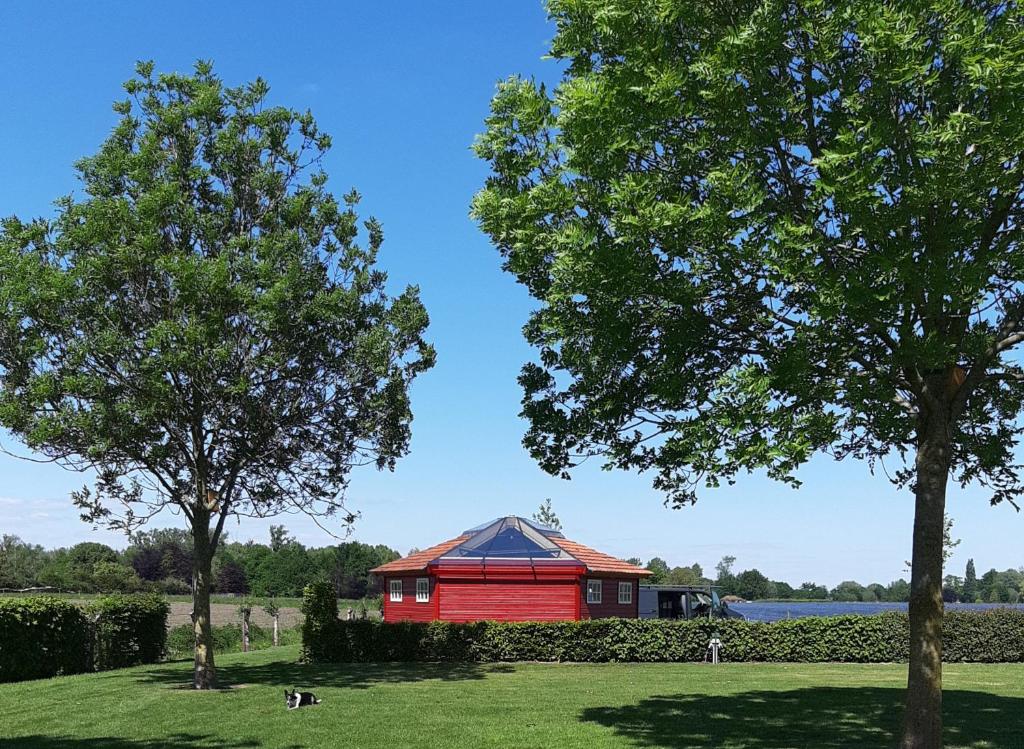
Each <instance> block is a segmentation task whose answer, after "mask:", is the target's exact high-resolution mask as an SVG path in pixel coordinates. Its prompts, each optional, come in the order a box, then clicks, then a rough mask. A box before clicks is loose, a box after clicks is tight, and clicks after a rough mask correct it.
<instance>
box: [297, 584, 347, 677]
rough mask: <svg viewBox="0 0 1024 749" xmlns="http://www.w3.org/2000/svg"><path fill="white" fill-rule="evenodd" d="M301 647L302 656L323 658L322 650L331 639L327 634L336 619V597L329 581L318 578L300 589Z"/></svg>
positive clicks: (315, 658) (316, 658) (315, 659)
mask: <svg viewBox="0 0 1024 749" xmlns="http://www.w3.org/2000/svg"><path fill="white" fill-rule="evenodd" d="M301 610H302V615H303V617H304V618H303V620H302V648H303V658H305V659H307V660H312V661H318V660H324V652H325V651H324V650H322V648H326V647H330V642H331V640H332V638H331V636H330V635H329V634H327V632H329V630H330V629H331V627H332V626H333V625H334V624H335V622H337V621H338V599H337V597H336V596H335V594H334V588H332V587H331V585H330V583H328V582H326V581H324V580H320V581H318V582H314V583H310V584H309V585H307V586H306V588H305V590H303V591H302V609H301Z"/></svg>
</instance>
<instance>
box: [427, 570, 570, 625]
mask: <svg viewBox="0 0 1024 749" xmlns="http://www.w3.org/2000/svg"><path fill="white" fill-rule="evenodd" d="M438 589H439V591H440V604H441V608H440V615H441V616H440V618H441V619H442V620H443V621H448V622H470V621H479V620H482V619H492V620H495V621H501V622H521V621H528V622H538V621H557V620H561V619H576V597H577V592H578V591H579V584H578V583H577V582H576V581H575V580H536V581H530V582H522V581H506V580H442V581H441V582H440V583H439V584H438Z"/></svg>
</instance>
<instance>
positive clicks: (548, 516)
mask: <svg viewBox="0 0 1024 749" xmlns="http://www.w3.org/2000/svg"><path fill="white" fill-rule="evenodd" d="M533 519H534V520H535V521H536V522H538V523H540V524H541V525H545V526H547V527H548V528H553V529H554V530H556V531H560V530H562V521H561V520H559V519H558V515H556V514H555V511H554V509H552V507H551V498H550V497H549V498H548V499H545V500H544V501H543V502H541V505H540V508H539V509H538V510H537V512H535V513H533Z"/></svg>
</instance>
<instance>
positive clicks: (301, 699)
mask: <svg viewBox="0 0 1024 749" xmlns="http://www.w3.org/2000/svg"><path fill="white" fill-rule="evenodd" d="M284 704H285V706H287V708H288V709H289V710H297V709H298V708H300V707H306V706H307V705H319V704H320V700H319V699H317V696H316V695H315V694H313V693H312V692H296V691H295V690H294V689H293V690H292V691H291V692H289V691H288V690H287V689H286V690H284Z"/></svg>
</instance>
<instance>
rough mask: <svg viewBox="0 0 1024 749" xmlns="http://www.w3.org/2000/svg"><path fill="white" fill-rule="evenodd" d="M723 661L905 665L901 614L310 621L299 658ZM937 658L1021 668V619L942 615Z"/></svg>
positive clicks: (1017, 614) (1002, 614)
mask: <svg viewBox="0 0 1024 749" xmlns="http://www.w3.org/2000/svg"><path fill="white" fill-rule="evenodd" d="M714 633H718V635H719V636H720V637H721V639H722V643H723V650H722V658H723V660H725V661H773V662H803V663H813V662H848V663H887V662H896V661H906V660H907V657H908V642H909V639H910V631H909V627H908V624H907V615H906V614H905V613H898V612H889V613H884V614H877V615H874V616H861V615H848V616H829V617H807V618H803V619H792V620H786V621H779V622H771V623H768V622H751V621H742V620H735V619H730V620H715V621H710V622H709V621H708V620H706V619H702V620H698V621H669V620H658V619H596V620H589V621H580V622H475V623H470V624H453V623H449V622H431V623H429V624H421V623H412V622H403V623H394V624H385V623H383V622H379V621H372V620H371V621H341V620H338V619H336V618H335V619H327V620H326V621H317V622H314V624H313V625H312V626H307V627H306V628H305V629H304V630H303V654H304V657H305V658H306V659H307V660H310V661H314V662H315V661H323V662H373V661H478V662H489V661H590V662H606V661H623V662H635V661H671V662H685V661H701V660H703V659H704V657H705V654H706V652H707V645H708V641H709V640H710V638H711V636H712V634H714ZM944 640H945V645H944V650H945V652H944V659H945V660H947V661H961V662H985V663H991V662H1022V661H1024V612H1021V611H1016V610H1011V609H999V610H993V611H986V612H961V611H958V612H950V613H949V614H947V615H946V620H945V628H944Z"/></svg>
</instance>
